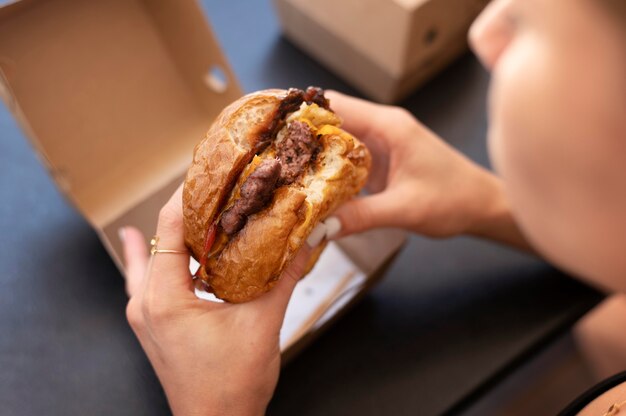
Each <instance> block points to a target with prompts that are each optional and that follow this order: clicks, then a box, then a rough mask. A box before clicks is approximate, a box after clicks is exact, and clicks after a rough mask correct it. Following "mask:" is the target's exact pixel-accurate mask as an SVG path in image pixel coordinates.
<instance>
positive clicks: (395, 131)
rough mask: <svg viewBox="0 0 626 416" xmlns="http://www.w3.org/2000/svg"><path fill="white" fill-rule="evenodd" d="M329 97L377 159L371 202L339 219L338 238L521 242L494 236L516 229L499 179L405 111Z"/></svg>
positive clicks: (353, 205)
mask: <svg viewBox="0 0 626 416" xmlns="http://www.w3.org/2000/svg"><path fill="white" fill-rule="evenodd" d="M327 97H328V98H329V99H330V102H331V107H332V108H333V109H334V110H335V112H336V113H337V114H338V115H339V116H340V117H342V118H343V120H344V124H343V126H342V127H343V128H344V129H345V130H347V131H349V132H351V133H352V134H354V135H355V136H356V137H358V138H359V139H360V140H361V141H363V142H364V143H365V144H366V145H367V146H368V148H369V149H370V151H371V153H372V171H371V173H370V180H369V183H368V186H367V188H368V190H369V192H370V195H368V196H364V197H361V198H357V199H354V200H352V201H350V202H348V203H346V204H344V205H343V206H342V207H340V208H339V209H338V210H337V211H336V212H335V214H334V216H336V217H337V218H338V219H339V222H340V224H341V231H340V232H339V233H338V234H337V236H343V235H346V234H351V233H355V232H360V231H365V230H367V229H370V228H375V227H400V228H405V229H408V230H411V231H414V232H416V233H419V234H423V235H426V236H430V237H449V236H454V235H458V234H462V233H470V234H476V235H481V236H486V237H493V238H496V239H501V240H503V241H506V242H509V243H512V244H516V243H519V241H516V240H517V239H518V237H519V236H515V237H513V238H512V240H513V241H507V239H508V237H510V236H505V238H498V237H499V236H494V235H490V234H493V233H491V229H492V228H493V226H494V224H495V223H502V222H508V223H510V224H509V225H510V227H513V228H515V227H514V225H512V224H514V223H513V221H512V219H511V217H510V209H509V205H508V202H507V200H506V198H505V197H504V192H503V188H502V184H501V181H500V180H499V179H498V178H497V177H496V176H494V175H493V174H491V173H490V172H488V171H487V170H485V169H483V168H482V167H480V166H479V165H477V164H475V163H473V162H472V161H470V160H469V159H467V158H466V157H465V156H463V155H462V154H461V153H459V152H458V151H456V150H455V149H454V148H452V147H451V146H449V145H448V144H447V143H445V142H444V141H443V140H441V139H440V138H439V137H438V136H437V135H435V134H434V133H433V132H432V131H430V130H429V129H428V128H427V127H425V126H424V125H423V124H421V123H420V122H419V121H418V120H416V119H415V118H414V117H413V116H412V115H411V114H410V113H409V112H408V111H406V110H404V109H402V108H400V107H392V106H386V105H379V104H375V103H371V102H368V101H365V100H361V99H358V98H354V97H349V96H347V95H344V94H341V93H338V92H335V91H327ZM327 222H328V220H327ZM513 234H515V231H513ZM520 244H522V245H524V243H520Z"/></svg>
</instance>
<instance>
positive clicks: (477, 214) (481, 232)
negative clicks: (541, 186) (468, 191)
mask: <svg viewBox="0 0 626 416" xmlns="http://www.w3.org/2000/svg"><path fill="white" fill-rule="evenodd" d="M481 174H482V175H481V176H482V178H481V182H482V183H481V185H480V186H479V188H478V189H480V191H479V192H477V194H476V195H475V200H476V203H475V204H473V205H470V206H473V211H474V212H473V215H471V218H472V221H471V222H470V224H469V226H468V229H467V231H466V232H467V234H470V235H474V236H477V237H487V238H489V237H490V236H491V234H492V233H493V231H494V230H496V229H498V228H499V227H500V226H501V225H502V224H504V223H509V222H513V216H512V215H511V207H510V205H509V202H508V199H507V198H506V196H505V193H504V186H503V184H502V180H501V179H499V178H498V177H496V176H495V175H493V174H491V173H488V172H481Z"/></svg>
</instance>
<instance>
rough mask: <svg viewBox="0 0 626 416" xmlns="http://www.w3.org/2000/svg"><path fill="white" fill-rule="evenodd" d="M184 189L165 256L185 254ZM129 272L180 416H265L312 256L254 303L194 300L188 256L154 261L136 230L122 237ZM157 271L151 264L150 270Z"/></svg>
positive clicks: (173, 209)
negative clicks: (286, 328) (282, 337)
mask: <svg viewBox="0 0 626 416" xmlns="http://www.w3.org/2000/svg"><path fill="white" fill-rule="evenodd" d="M181 191H182V187H181V188H179V189H178V190H177V191H176V193H175V194H174V195H173V196H172V198H171V199H170V201H169V202H168V203H167V204H166V205H165V206H164V207H163V209H162V210H161V213H160V216H159V223H158V227H157V235H158V236H159V247H160V248H162V249H171V250H183V251H185V250H186V248H185V245H184V240H183V217H182V197H181ZM121 235H123V238H122V240H123V242H124V255H125V257H126V266H127V269H126V270H127V273H126V277H127V291H128V293H129V296H130V301H129V302H128V307H127V309H126V314H127V317H128V321H129V323H130V325H131V327H132V328H133V330H134V331H135V334H136V335H137V338H138V339H139V342H140V343H141V346H142V347H143V349H144V350H145V352H146V355H147V356H148V359H149V360H150V362H151V363H152V366H153V367H154V369H155V371H156V374H157V376H158V377H159V380H160V381H161V384H162V385H163V388H164V390H165V394H166V395H167V398H168V401H169V404H170V406H171V408H172V412H173V413H174V414H176V415H256V414H263V413H264V411H265V408H266V407H267V404H268V402H269V400H270V398H271V396H272V393H273V391H274V389H275V387H276V383H277V381H278V374H279V370H280V348H279V333H280V328H281V326H282V323H283V318H284V316H285V311H286V308H287V304H288V302H289V298H290V297H291V293H292V291H293V289H294V287H295V285H296V283H297V282H298V280H299V278H300V277H301V276H302V273H303V270H304V266H305V264H306V261H307V260H308V257H309V253H310V249H309V248H308V246H306V245H305V246H304V247H303V249H302V250H301V251H300V253H299V254H298V256H297V257H296V259H295V260H294V262H293V263H292V264H291V266H290V267H289V268H288V269H287V270H286V271H285V272H284V273H283V275H282V277H281V279H280V280H279V282H278V284H277V285H276V286H275V287H274V288H273V289H272V290H271V291H269V292H268V293H266V294H264V295H263V296H261V297H260V298H258V299H256V300H253V301H251V302H247V303H243V304H229V303H216V302H208V301H205V300H201V299H198V298H197V297H196V296H195V294H194V284H193V281H192V277H191V274H190V272H189V255H188V254H173V253H157V254H156V255H155V256H153V257H152V258H149V257H148V251H147V248H146V245H145V240H144V236H143V235H142V234H141V232H139V231H138V230H137V229H135V228H132V227H125V228H124V229H123V231H122V232H121ZM150 263H151V264H150Z"/></svg>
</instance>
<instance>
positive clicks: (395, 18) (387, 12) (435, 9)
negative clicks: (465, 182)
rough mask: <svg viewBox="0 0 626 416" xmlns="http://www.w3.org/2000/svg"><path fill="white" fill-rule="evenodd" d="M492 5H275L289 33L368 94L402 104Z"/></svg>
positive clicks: (375, 1)
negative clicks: (487, 7) (482, 11)
mask: <svg viewBox="0 0 626 416" xmlns="http://www.w3.org/2000/svg"><path fill="white" fill-rule="evenodd" d="M488 1H489V0H343V1H334V0H316V1H314V2H312V1H307V0H274V4H275V6H276V10H277V12H278V16H279V19H280V21H281V24H282V27H283V32H284V34H285V36H287V38H289V39H290V40H291V41H292V42H294V43H295V44H296V45H298V46H300V47H301V48H302V49H304V50H305V51H307V52H308V53H310V54H311V55H312V56H314V57H315V58H316V59H317V60H319V61H320V62H322V63H323V64H324V65H326V66H328V67H329V68H330V69H332V70H333V71H335V72H336V73H337V74H338V75H340V76H341V77H342V78H343V79H344V80H346V82H348V83H350V84H352V85H353V86H354V87H356V88H357V89H359V90H360V91H361V92H363V93H364V94H365V95H367V96H369V97H370V98H372V99H374V100H377V101H381V102H395V101H398V100H400V99H402V98H404V97H405V96H407V95H408V94H410V93H411V92H412V91H413V90H415V88H417V87H418V86H419V85H421V84H423V83H424V82H425V81H427V80H428V79H429V78H430V77H431V76H433V75H434V74H435V73H437V72H438V71H439V70H441V69H442V68H443V67H444V66H446V65H447V64H448V63H450V62H451V61H452V60H453V59H454V58H456V57H457V56H459V55H460V54H461V53H462V52H463V51H465V50H466V49H467V41H466V35H467V30H468V29H469V26H470V24H471V22H472V21H473V20H474V18H475V17H476V16H477V15H478V13H479V12H480V11H481V10H482V8H483V7H484V6H485V5H486V4H487V3H488Z"/></svg>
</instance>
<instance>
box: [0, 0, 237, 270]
mask: <svg viewBox="0 0 626 416" xmlns="http://www.w3.org/2000/svg"><path fill="white" fill-rule="evenodd" d="M214 67H219V68H221V70H222V71H223V72H224V74H226V77H227V79H228V80H229V84H228V86H227V88H226V89H225V90H224V91H223V92H216V91H214V90H212V88H211V87H210V86H208V85H207V84H206V82H205V78H206V76H207V74H208V73H209V71H210V70H211V69H212V68H214ZM0 69H1V70H2V72H3V74H4V75H3V78H4V79H5V82H4V84H5V88H4V90H5V94H4V95H5V98H6V101H7V103H8V105H9V107H10V108H11V110H12V111H13V112H14V114H16V117H17V118H18V120H19V122H20V123H21V125H22V126H23V128H24V130H25V131H26V132H27V134H28V136H29V137H30V138H31V140H32V141H33V144H34V145H35V147H36V148H37V150H38V151H39V154H40V155H41V157H42V159H43V161H44V163H45V164H46V165H47V167H48V169H49V170H50V172H51V174H52V175H53V176H54V178H55V179H56V181H57V183H58V184H59V186H60V187H61V188H62V189H63V191H64V192H65V193H66V194H67V195H68V197H69V198H70V199H71V200H72V201H73V202H74V203H75V204H76V205H77V206H78V208H79V209H80V211H81V212H82V213H83V214H84V215H85V217H86V218H87V219H88V220H89V221H90V223H91V224H92V225H93V226H94V227H95V228H96V230H98V231H99V232H100V233H103V234H104V235H103V237H105V238H104V241H105V243H106V244H107V247H108V248H109V249H110V250H111V253H112V255H113V256H114V258H115V259H116V261H118V264H119V259H120V256H119V253H120V247H119V245H118V243H117V238H116V234H115V233H116V230H117V227H116V226H117V225H119V224H129V223H131V222H130V220H131V219H132V224H135V225H138V226H139V227H140V228H142V230H143V231H144V232H145V233H146V235H150V234H151V233H153V232H154V224H155V218H156V212H158V210H157V209H156V208H157V207H160V206H162V205H163V203H164V202H165V201H166V200H167V198H168V196H169V195H171V192H172V189H173V188H175V184H176V183H180V180H181V179H180V178H181V177H182V175H183V174H184V172H185V171H186V169H187V166H188V165H189V162H190V160H191V155H192V149H193V146H194V145H195V144H196V143H197V142H198V141H199V139H200V138H202V137H203V135H204V133H205V132H206V130H207V127H208V125H209V124H210V123H211V121H212V119H213V118H214V117H215V115H216V114H217V113H218V112H219V111H220V110H221V109H222V108H223V107H224V106H225V105H226V104H227V103H229V102H230V101H232V100H234V99H235V98H237V97H238V96H240V95H241V90H240V88H239V86H238V84H237V81H236V80H235V77H234V76H233V74H232V72H231V70H230V68H229V67H228V64H227V63H226V61H225V59H224V57H223V55H222V53H221V50H220V48H219V46H218V45H217V43H216V42H215V39H214V37H213V35H212V33H211V31H210V29H209V27H208V25H207V24H206V22H205V20H204V17H203V14H202V11H201V9H200V8H199V7H198V5H197V4H196V3H195V2H193V1H176V2H172V1H168V0H146V1H141V0H107V1H104V2H91V1H81V0H46V1H35V0H22V1H20V2H16V3H14V4H10V5H8V6H6V7H3V8H2V9H0ZM7 95H8V97H6V96H7ZM172 183H173V184H174V185H173V184H172ZM168 185H169V186H168ZM144 211H145V212H144ZM138 212H141V214H140V215H137V213H138ZM146 213H148V214H147V215H146Z"/></svg>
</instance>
